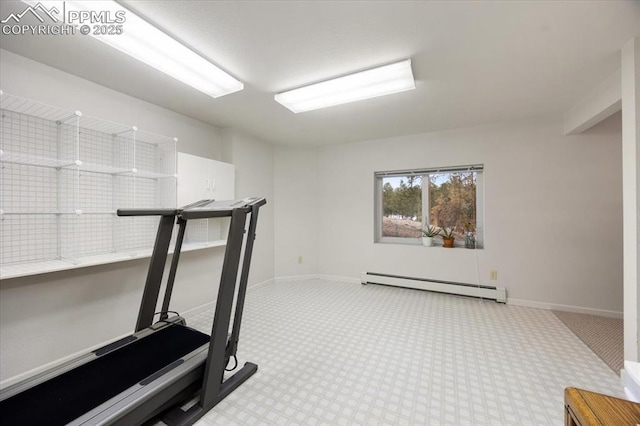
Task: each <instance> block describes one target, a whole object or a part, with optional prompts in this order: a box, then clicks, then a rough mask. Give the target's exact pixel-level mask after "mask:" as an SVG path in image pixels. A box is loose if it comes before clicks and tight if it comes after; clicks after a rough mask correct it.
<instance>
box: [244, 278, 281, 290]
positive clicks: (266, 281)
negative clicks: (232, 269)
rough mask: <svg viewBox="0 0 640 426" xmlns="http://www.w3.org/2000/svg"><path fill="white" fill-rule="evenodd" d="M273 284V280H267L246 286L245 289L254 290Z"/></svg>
mask: <svg viewBox="0 0 640 426" xmlns="http://www.w3.org/2000/svg"><path fill="white" fill-rule="evenodd" d="M274 282H275V278H269V279H268V280H264V281H260V282H259V283H254V284H247V289H250V288H256V287H260V286H263V285H267V284H273V283H274Z"/></svg>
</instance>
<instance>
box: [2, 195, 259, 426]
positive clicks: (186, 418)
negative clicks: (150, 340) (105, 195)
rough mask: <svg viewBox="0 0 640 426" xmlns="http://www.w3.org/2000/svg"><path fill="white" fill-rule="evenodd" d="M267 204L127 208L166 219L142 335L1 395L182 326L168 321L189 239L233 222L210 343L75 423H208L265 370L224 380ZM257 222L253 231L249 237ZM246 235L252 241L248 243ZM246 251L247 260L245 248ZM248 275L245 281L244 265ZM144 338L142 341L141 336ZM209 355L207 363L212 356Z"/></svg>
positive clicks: (145, 299) (250, 368)
mask: <svg viewBox="0 0 640 426" xmlns="http://www.w3.org/2000/svg"><path fill="white" fill-rule="evenodd" d="M264 204H266V200H265V199H264V198H248V199H243V200H235V201H230V202H214V201H213V200H202V201H199V202H197V203H193V204H190V205H188V206H185V207H183V208H181V209H120V210H118V215H119V216H151V215H157V216H160V222H159V224H158V232H157V235H156V240H155V244H154V248H153V252H152V255H151V259H150V262H149V269H148V273H147V279H146V282H145V287H144V291H143V295H142V300H141V304H140V310H139V313H138V318H137V321H136V326H135V327H136V328H135V330H136V333H135V334H134V335H133V336H129V337H126V338H124V339H121V340H119V341H117V342H114V343H111V344H109V345H106V346H105V347H103V348H101V349H98V350H96V351H93V352H91V353H88V354H85V355H82V356H81V357H79V358H78V359H77V360H72V361H69V362H67V363H65V364H63V365H62V366H60V367H59V368H58V367H56V368H53V369H51V370H48V371H46V372H44V373H42V374H40V375H38V376H36V377H34V378H29V379H26V380H25V381H23V382H20V383H18V384H16V385H14V386H11V387H10V388H7V389H5V390H3V391H2V392H0V396H4V398H2V399H5V398H9V397H11V396H12V395H14V394H16V392H17V393H20V392H22V391H24V390H27V389H29V388H31V387H33V386H35V385H37V384H39V383H42V382H43V381H46V380H48V379H49V378H51V377H55V376H57V375H59V374H63V373H64V372H66V371H69V369H70V368H71V369H73V368H74V366H75V365H82V364H85V363H86V362H90V361H91V359H93V358H95V357H99V356H102V354H105V353H109V352H111V351H116V350H119V349H121V348H123V347H125V346H127V345H128V344H130V343H131V342H132V341H135V340H136V339H137V338H144V336H147V335H149V333H154V332H155V330H158V329H160V328H162V327H165V326H167V325H168V324H176V326H177V325H179V324H182V325H184V320H183V319H182V318H181V317H176V316H174V317H171V318H168V308H169V302H170V299H171V294H172V291H173V284H174V280H175V276H176V272H177V267H178V263H179V258H180V253H181V250H182V242H183V239H184V233H185V230H186V226H187V223H188V221H189V220H192V219H200V218H214V217H229V216H230V217H231V222H230V224H229V233H228V238H227V247H226V250H225V256H224V261H223V266H222V275H221V279H220V287H219V291H218V297H217V303H216V309H215V314H214V322H213V326H212V330H211V335H210V339H209V343H208V345H203V346H201V347H200V348H199V349H196V350H194V351H193V352H191V353H190V354H188V355H187V356H185V357H183V358H181V359H178V360H176V361H175V362H174V363H172V364H171V365H169V366H167V367H165V368H163V369H162V370H160V371H159V372H156V373H155V374H152V375H151V376H149V377H148V378H147V379H144V380H143V381H141V382H140V383H138V384H137V385H135V386H134V387H131V388H129V389H127V390H125V391H123V392H122V394H121V395H119V396H116V397H114V398H112V399H111V400H109V401H105V402H104V403H103V404H101V405H99V406H98V407H95V409H92V410H90V411H89V412H87V413H85V414H83V415H81V416H80V417H78V418H77V419H76V420H74V421H72V422H71V423H70V424H92V425H93V424H123V425H129V424H139V423H142V422H144V421H146V420H149V419H150V418H152V417H156V416H157V415H158V414H160V413H163V412H165V417H164V418H163V420H164V421H165V423H167V424H169V425H191V424H193V423H195V422H196V421H197V420H198V419H199V418H201V417H202V416H203V415H204V414H205V413H206V412H207V411H209V410H210V409H211V408H213V407H214V406H215V405H216V404H218V403H219V402H220V401H221V400H223V399H224V398H225V397H226V396H227V395H229V394H230V393H231V392H233V390H235V389H236V388H237V387H238V386H240V385H241V384H242V383H244V382H245V381H246V380H247V379H248V378H249V377H251V376H252V375H253V374H254V373H255V372H256V371H257V368H258V367H257V365H256V364H254V363H251V362H247V363H245V365H244V366H243V367H242V368H241V369H239V370H238V371H236V372H235V373H234V374H233V375H232V376H230V377H229V378H227V379H226V380H225V379H224V373H225V367H226V366H227V364H228V362H229V359H230V358H231V357H232V356H235V354H236V351H237V343H238V338H239V333H240V323H241V320H242V311H243V308H244V301H245V293H246V287H247V281H248V275H249V267H250V262H251V257H252V252H253V242H254V240H255V237H256V234H255V230H256V226H257V218H258V210H259V208H260V207H261V206H263V205H264ZM247 218H249V224H248V232H246V227H247ZM174 222H176V223H177V225H178V236H177V239H176V245H175V249H174V253H173V259H172V262H171V267H170V269H169V274H168V280H167V285H166V287H165V295H164V300H163V303H162V311H161V313H160V321H159V323H157V324H153V318H154V316H155V315H156V313H155V310H156V306H157V303H158V296H159V292H160V288H161V284H162V278H163V274H164V269H165V264H166V261H167V257H168V254H169V246H170V242H171V236H172V233H173V228H174ZM245 234H246V238H245ZM243 248H244V256H243V255H242V250H243ZM241 261H242V269H241V272H240V276H238V272H239V271H240V263H241ZM236 285H237V286H238V292H237V300H236V310H235V315H234V319H233V329H232V331H231V334H229V326H230V325H231V314H232V307H233V301H234V298H235V294H236ZM136 336H139V337H136ZM205 352H206V357H205ZM194 393H195V394H197V395H198V400H197V403H196V404H195V405H193V406H192V407H191V408H189V409H188V410H186V411H183V410H182V409H180V408H179V407H177V406H176V404H178V403H181V402H183V401H184V399H185V398H187V397H189V396H193V395H194Z"/></svg>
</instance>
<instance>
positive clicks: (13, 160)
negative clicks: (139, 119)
mask: <svg viewBox="0 0 640 426" xmlns="http://www.w3.org/2000/svg"><path fill="white" fill-rule="evenodd" d="M0 112H1V122H0V167H1V176H0V179H1V181H0V243H1V246H0V278H12V277H18V276H25V275H33V274H39V273H43V272H51V271H57V270H65V269H71V268H77V267H83V266H89V265H96V264H103V263H110V262H117V261H122V260H128V259H132V258H138V257H145V256H149V254H150V250H151V247H152V245H153V241H154V238H155V232H156V227H157V221H158V219H157V218H154V217H148V218H147V217H118V216H117V215H116V210H117V209H118V208H175V207H176V179H177V174H176V173H177V172H176V143H177V139H176V138H172V137H167V136H162V135H158V134H154V133H151V132H147V131H142V130H139V129H138V128H137V127H135V126H126V125H123V124H119V123H114V122H110V121H108V120H103V119H100V118H96V117H90V116H85V115H83V114H82V113H81V112H79V111H69V110H65V109H62V108H58V107H55V106H50V105H45V104H42V103H39V102H36V101H32V100H28V99H24V98H20V97H17V96H13V95H10V94H7V93H4V92H2V91H0Z"/></svg>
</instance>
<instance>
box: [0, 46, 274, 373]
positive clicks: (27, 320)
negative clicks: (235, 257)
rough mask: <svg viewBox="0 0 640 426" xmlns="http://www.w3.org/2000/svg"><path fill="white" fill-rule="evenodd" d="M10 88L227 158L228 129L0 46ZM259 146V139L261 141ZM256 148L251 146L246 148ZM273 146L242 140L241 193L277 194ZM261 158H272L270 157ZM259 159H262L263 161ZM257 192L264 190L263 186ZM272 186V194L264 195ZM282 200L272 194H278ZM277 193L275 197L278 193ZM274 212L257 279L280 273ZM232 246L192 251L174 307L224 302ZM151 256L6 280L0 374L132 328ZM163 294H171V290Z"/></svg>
mask: <svg viewBox="0 0 640 426" xmlns="http://www.w3.org/2000/svg"><path fill="white" fill-rule="evenodd" d="M0 54H1V56H2V61H1V67H0V88H2V90H4V91H5V92H7V93H11V94H13V95H17V96H22V97H26V98H31V99H34V100H38V101H41V102H44V103H49V104H51V105H56V106H60V107H64V108H69V109H73V110H80V111H82V112H83V113H84V114H86V115H93V116H98V117H102V118H105V119H109V120H113V121H116V122H122V123H125V124H131V125H137V126H138V127H139V128H141V129H144V130H148V131H153V132H155V133H160V134H166V135H168V136H177V137H178V138H179V142H178V150H179V151H182V152H187V153H190V154H194V155H200V156H203V157H208V158H212V159H215V160H221V158H220V157H221V150H222V131H221V130H220V129H218V128H216V127H213V126H211V125H208V124H205V123H202V122H200V121H197V120H193V119H191V118H188V117H185V116H183V115H180V114H177V113H175V112H172V111H169V110H166V109H164V108H160V107H158V106H155V105H152V104H149V103H146V102H143V101H141V100H138V99H135V98H132V97H130V96H126V95H124V94H121V93H118V92H115V91H113V90H110V89H107V88H105V87H102V86H99V85H96V84H94V83H91V82H89V81H86V80H83V79H80V78H78V77H75V76H73V75H70V74H67V73H64V72H61V71H59V70H56V69H54V68H50V67H47V66H45V65H42V64H39V63H37V62H34V61H31V60H29V59H26V58H23V57H20V56H18V55H15V54H13V53H11V52H7V51H4V50H2V51H0ZM254 145H255V146H254ZM243 149H246V151H243ZM270 153H271V145H269V144H264V145H260V144H259V143H258V142H253V141H246V140H239V141H238V143H237V144H236V149H235V151H234V158H236V159H237V160H238V161H239V164H238V165H236V173H237V176H236V182H237V188H236V194H237V195H238V196H245V195H244V194H247V193H249V192H251V193H252V195H266V196H267V197H270V196H271V193H269V192H268V191H262V190H261V189H262V188H261V185H264V186H265V187H266V188H267V189H269V188H271V187H272V181H273V172H272V168H273V164H272V163H273V162H272V159H271V157H269V156H270V155H271V154H270ZM257 156H267V157H268V158H267V160H266V165H262V164H261V162H260V160H259V159H258V157H257ZM255 164H258V167H253V165H255ZM254 190H255V192H256V193H253V192H254ZM263 192H268V193H267V194H263ZM270 198H272V197H270ZM269 201H271V202H272V201H273V200H272V199H271V200H269ZM270 215H272V213H269V212H267V213H265V214H264V216H261V218H260V224H259V228H258V233H259V234H260V235H259V237H260V238H259V241H260V242H259V243H257V244H256V246H257V248H256V250H257V251H258V252H259V253H261V254H264V253H266V254H265V255H264V258H259V259H258V260H257V261H255V263H254V264H253V267H252V272H253V274H252V280H253V279H254V278H253V277H256V278H255V280H256V281H257V280H266V279H270V278H273V219H272V216H271V217H269V216H270ZM223 256H224V248H211V249H206V250H200V251H197V252H186V253H183V254H182V256H181V258H180V267H179V268H178V275H177V278H176V286H175V290H174V297H173V303H172V306H171V308H172V309H174V310H177V311H179V312H184V311H187V310H190V309H193V308H195V307H198V306H201V305H202V304H204V303H207V302H210V301H213V300H215V296H216V294H217V288H218V282H219V278H220V272H221V270H220V267H221V264H222V259H223ZM147 262H148V260H145V259H142V260H135V261H128V262H120V263H115V264H110V265H103V266H97V267H88V268H82V269H77V270H73V271H65V272H58V273H50V274H43V275H38V276H32V277H25V278H16V279H3V280H2V281H1V282H0V342H1V344H0V380H6V379H7V378H10V377H13V376H15V375H17V374H20V373H23V372H25V371H28V370H31V369H33V368H36V367H38V366H40V365H42V364H45V363H48V362H51V361H54V360H57V359H60V358H63V357H65V356H67V355H69V354H72V353H75V352H78V351H81V350H83V349H85V348H87V347H91V346H95V345H98V344H100V343H102V342H104V341H106V340H110V339H113V338H115V337H117V336H121V335H123V334H126V333H130V332H131V331H132V330H133V328H134V326H135V320H136V318H137V314H138V307H139V304H140V299H141V295H142V289H143V286H144V280H145V277H146V272H147V267H148V263H147ZM161 297H162V296H161Z"/></svg>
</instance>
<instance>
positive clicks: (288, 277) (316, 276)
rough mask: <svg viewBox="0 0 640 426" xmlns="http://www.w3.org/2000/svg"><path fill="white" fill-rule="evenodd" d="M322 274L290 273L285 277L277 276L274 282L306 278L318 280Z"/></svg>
mask: <svg viewBox="0 0 640 426" xmlns="http://www.w3.org/2000/svg"><path fill="white" fill-rule="evenodd" d="M319 277H320V276H319V275H317V274H309V275H288V276H284V277H275V278H274V282H278V283H284V282H290V281H304V280H316V279H318V278H319Z"/></svg>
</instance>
